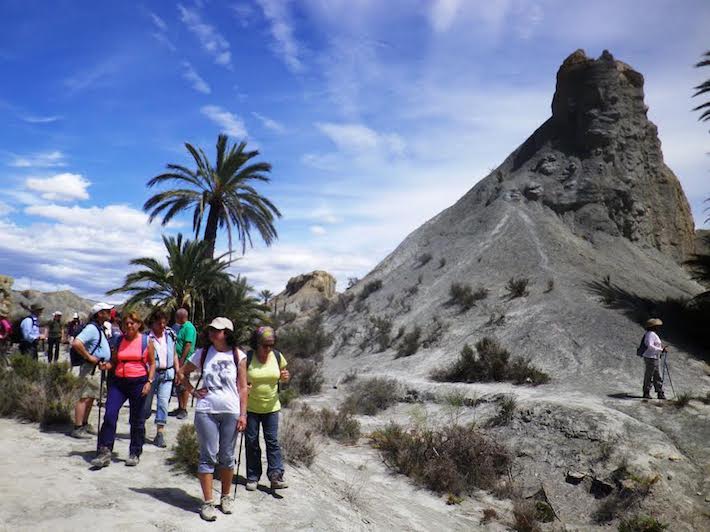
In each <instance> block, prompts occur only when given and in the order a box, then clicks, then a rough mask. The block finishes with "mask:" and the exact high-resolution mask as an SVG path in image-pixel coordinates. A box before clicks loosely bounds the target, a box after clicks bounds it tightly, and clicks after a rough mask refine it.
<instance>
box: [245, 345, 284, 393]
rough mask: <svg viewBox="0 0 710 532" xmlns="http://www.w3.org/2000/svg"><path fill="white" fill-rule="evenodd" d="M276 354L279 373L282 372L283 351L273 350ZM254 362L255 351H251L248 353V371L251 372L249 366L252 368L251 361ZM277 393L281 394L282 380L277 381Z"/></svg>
mask: <svg viewBox="0 0 710 532" xmlns="http://www.w3.org/2000/svg"><path fill="white" fill-rule="evenodd" d="M272 351H273V352H274V356H275V357H276V365H277V366H278V367H279V371H281V351H278V350H276V349H272ZM252 360H254V350H253V349H250V350H249V351H247V371H249V366H251V361H252ZM276 391H277V392H278V393H281V379H279V380H278V381H276Z"/></svg>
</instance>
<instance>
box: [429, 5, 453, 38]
mask: <svg viewBox="0 0 710 532" xmlns="http://www.w3.org/2000/svg"><path fill="white" fill-rule="evenodd" d="M460 7H461V0H434V1H433V2H432V3H431V7H430V11H429V21H430V23H431V25H432V27H433V28H434V30H435V31H437V32H442V31H446V30H448V29H449V27H450V26H451V24H452V23H453V22H454V19H455V18H456V14H457V12H458V10H459V8H460Z"/></svg>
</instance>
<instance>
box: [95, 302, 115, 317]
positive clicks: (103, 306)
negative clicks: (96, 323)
mask: <svg viewBox="0 0 710 532" xmlns="http://www.w3.org/2000/svg"><path fill="white" fill-rule="evenodd" d="M112 308H113V305H109V304H108V303H96V304H95V305H94V306H93V307H91V310H90V311H89V316H94V315H95V314H96V313H97V312H101V311H102V310H111V309H112Z"/></svg>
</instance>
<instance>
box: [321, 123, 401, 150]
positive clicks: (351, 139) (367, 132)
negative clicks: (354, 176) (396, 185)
mask: <svg viewBox="0 0 710 532" xmlns="http://www.w3.org/2000/svg"><path fill="white" fill-rule="evenodd" d="M315 126H316V127H317V128H318V129H319V130H320V131H321V132H322V133H323V134H324V135H326V136H327V137H328V138H329V139H330V140H331V141H333V143H334V144H335V145H336V146H337V147H338V149H340V150H344V151H347V152H352V153H363V154H365V153H367V152H372V151H374V150H383V151H384V152H386V153H388V154H391V155H402V154H403V153H404V149H405V143H404V140H403V139H402V137H400V136H399V135H397V134H396V133H378V132H376V131H375V130H373V129H371V128H369V127H367V126H365V125H363V124H356V123H345V124H335V123H323V122H318V123H316V124H315Z"/></svg>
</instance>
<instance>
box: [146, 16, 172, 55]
mask: <svg viewBox="0 0 710 532" xmlns="http://www.w3.org/2000/svg"><path fill="white" fill-rule="evenodd" d="M144 12H145V14H146V15H147V16H148V18H149V19H150V21H151V23H152V24H153V26H154V28H155V31H152V32H151V33H150V34H151V35H152V36H153V38H154V39H155V40H156V41H158V42H159V43H160V44H162V45H163V46H165V47H166V48H167V49H168V50H170V51H171V52H175V51H176V50H177V46H175V44H173V42H172V41H171V40H170V38H169V37H168V23H167V22H165V20H164V19H163V18H161V17H160V16H158V15H157V14H155V13H154V12H153V11H150V10H149V9H144Z"/></svg>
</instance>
